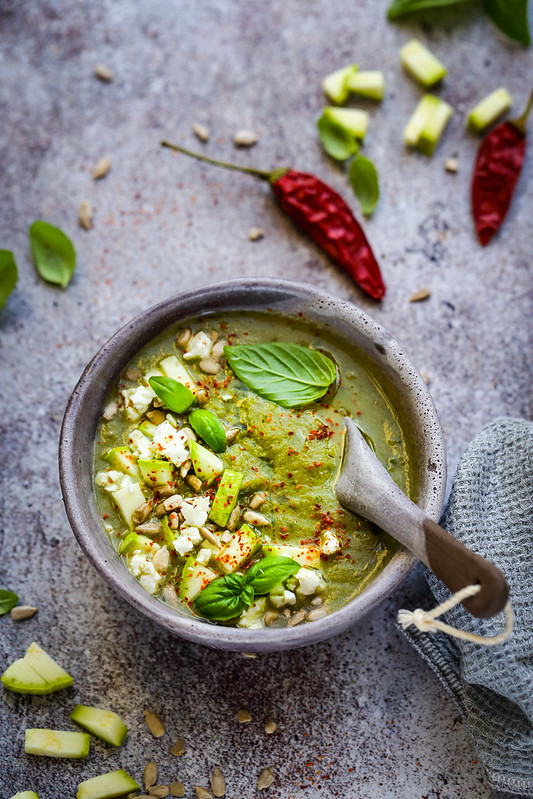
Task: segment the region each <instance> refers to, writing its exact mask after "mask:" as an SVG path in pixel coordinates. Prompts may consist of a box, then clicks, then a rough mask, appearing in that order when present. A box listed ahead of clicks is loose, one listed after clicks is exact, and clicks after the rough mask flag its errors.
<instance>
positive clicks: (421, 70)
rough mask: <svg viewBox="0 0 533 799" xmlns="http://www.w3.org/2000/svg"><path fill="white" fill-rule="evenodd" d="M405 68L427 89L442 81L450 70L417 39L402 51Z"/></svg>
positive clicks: (401, 58) (401, 55)
mask: <svg viewBox="0 0 533 799" xmlns="http://www.w3.org/2000/svg"><path fill="white" fill-rule="evenodd" d="M400 60H401V62H402V66H403V68H404V69H405V70H406V72H408V73H409V74H410V75H411V76H412V77H413V78H414V79H415V80H417V81H418V83H420V84H421V85H422V86H424V87H425V88H426V89H429V87H430V86H434V85H435V83H438V82H439V81H441V80H442V79H443V78H444V76H445V75H446V74H447V73H448V70H447V69H446V67H445V66H444V64H442V63H441V62H440V61H439V59H438V58H436V57H435V56H434V55H433V53H432V52H430V51H429V50H428V49H427V47H424V45H423V44H422V43H421V42H419V41H418V40H417V39H411V41H410V42H407V44H405V45H404V46H403V47H402V49H401V50H400Z"/></svg>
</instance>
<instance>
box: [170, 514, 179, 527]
mask: <svg viewBox="0 0 533 799" xmlns="http://www.w3.org/2000/svg"><path fill="white" fill-rule="evenodd" d="M168 526H169V527H170V529H171V530H179V529H180V517H179V513H175V512H173V513H169V515H168Z"/></svg>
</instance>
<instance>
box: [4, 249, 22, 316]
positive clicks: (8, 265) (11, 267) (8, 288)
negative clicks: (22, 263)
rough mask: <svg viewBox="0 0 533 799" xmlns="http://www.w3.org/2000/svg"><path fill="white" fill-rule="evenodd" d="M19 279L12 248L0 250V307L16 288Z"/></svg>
mask: <svg viewBox="0 0 533 799" xmlns="http://www.w3.org/2000/svg"><path fill="white" fill-rule="evenodd" d="M17 279H18V270H17V264H16V263H15V258H14V255H13V253H12V252H11V251H10V250H0V308H3V307H4V305H5V304H6V302H7V298H8V297H9V295H10V294H11V292H12V291H13V289H14V288H15V286H16V284H17Z"/></svg>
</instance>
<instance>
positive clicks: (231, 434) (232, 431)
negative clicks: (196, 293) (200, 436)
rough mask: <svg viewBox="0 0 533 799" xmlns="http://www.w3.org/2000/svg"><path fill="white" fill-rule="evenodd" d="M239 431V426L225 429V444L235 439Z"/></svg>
mask: <svg viewBox="0 0 533 799" xmlns="http://www.w3.org/2000/svg"><path fill="white" fill-rule="evenodd" d="M240 432H241V428H240V427H232V428H231V429H230V430H226V444H231V443H232V442H233V441H235V439H236V438H237V436H238V435H239V433H240Z"/></svg>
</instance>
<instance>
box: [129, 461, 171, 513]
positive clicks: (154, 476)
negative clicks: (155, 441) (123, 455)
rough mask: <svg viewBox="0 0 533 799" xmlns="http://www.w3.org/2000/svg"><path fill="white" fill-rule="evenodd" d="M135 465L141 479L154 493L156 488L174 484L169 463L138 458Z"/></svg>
mask: <svg viewBox="0 0 533 799" xmlns="http://www.w3.org/2000/svg"><path fill="white" fill-rule="evenodd" d="M137 465H138V467H139V471H140V472H141V477H142V479H143V480H144V482H145V483H146V485H147V486H149V487H150V488H152V489H153V490H154V491H156V490H157V488H158V486H166V485H171V484H172V483H173V482H174V464H173V463H171V462H170V461H166V460H156V459H155V458H154V459H152V460H148V459H147V460H144V459H142V458H139V460H138V461H137ZM142 501H144V500H141V502H142ZM138 504H140V503H138Z"/></svg>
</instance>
